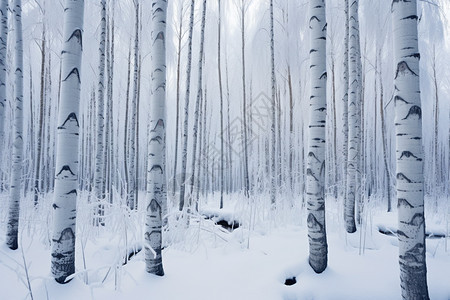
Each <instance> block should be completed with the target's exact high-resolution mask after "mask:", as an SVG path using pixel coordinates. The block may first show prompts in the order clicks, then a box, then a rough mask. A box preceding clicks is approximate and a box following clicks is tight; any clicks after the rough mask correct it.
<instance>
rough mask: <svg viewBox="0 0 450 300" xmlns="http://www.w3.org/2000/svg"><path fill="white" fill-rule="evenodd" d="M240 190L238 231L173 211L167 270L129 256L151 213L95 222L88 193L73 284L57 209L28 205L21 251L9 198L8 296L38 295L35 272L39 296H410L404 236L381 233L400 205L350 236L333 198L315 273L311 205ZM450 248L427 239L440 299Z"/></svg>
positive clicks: (4, 259) (433, 289) (3, 261)
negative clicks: (56, 253) (58, 259)
mask: <svg viewBox="0 0 450 300" xmlns="http://www.w3.org/2000/svg"><path fill="white" fill-rule="evenodd" d="M234 198H235V199H241V200H239V201H230V200H229V201H227V202H225V203H226V204H227V203H232V204H229V205H228V206H226V208H225V213H224V215H225V217H226V219H227V220H232V219H238V220H241V221H242V226H241V227H239V228H238V229H235V230H234V231H229V230H225V229H223V228H222V227H220V226H217V225H215V224H214V222H213V221H212V220H206V219H200V218H198V217H193V218H192V219H191V221H190V226H189V227H188V228H186V227H185V226H184V225H183V224H185V223H184V222H177V221H176V218H175V217H174V216H169V224H171V225H170V226H169V232H166V241H165V243H166V245H167V246H166V249H165V250H164V251H163V260H164V268H165V273H166V274H165V276H164V277H155V276H153V275H149V274H147V273H146V272H145V264H144V261H143V253H142V252H139V253H138V254H137V255H135V256H133V257H132V258H131V259H130V261H129V262H128V263H127V264H125V265H122V263H123V260H124V259H123V257H124V256H125V255H126V254H125V253H126V252H130V251H131V249H138V248H140V242H141V236H142V235H141V233H142V230H143V228H140V225H139V223H140V221H141V220H143V212H139V213H137V214H133V215H132V217H131V219H130V218H129V217H128V215H127V214H124V213H123V211H124V210H123V207H122V209H121V208H120V206H117V207H111V208H110V209H109V210H107V213H106V215H107V220H106V224H107V225H106V226H105V227H101V228H98V229H95V228H93V227H91V225H90V223H91V222H89V218H90V215H89V209H88V208H89V206H88V205H82V204H83V200H82V201H81V204H80V205H79V214H78V217H79V218H78V228H77V230H78V234H79V237H78V241H77V270H78V273H77V274H76V276H75V277H74V279H73V280H72V281H71V282H70V283H68V284H66V285H59V284H57V283H56V282H54V280H53V279H52V278H51V277H50V248H49V243H48V237H49V235H48V232H47V231H48V230H47V229H48V228H49V227H48V224H49V223H50V221H51V220H49V217H48V216H47V215H46V214H45V213H44V212H45V211H46V210H47V208H46V207H41V208H38V211H37V214H31V208H28V210H27V209H25V210H24V211H23V212H22V218H23V220H24V221H23V226H22V229H21V231H20V232H21V247H20V249H19V250H17V251H11V250H9V249H8V248H7V247H5V246H4V233H5V227H6V225H5V222H4V221H5V217H4V216H5V211H4V209H3V207H2V211H3V212H2V214H1V216H2V219H1V221H2V224H1V229H0V243H1V244H2V246H1V247H0V277H1V280H0V299H8V300H10V299H11V300H14V299H29V297H30V296H29V289H28V281H27V275H26V272H28V278H29V280H30V283H31V291H32V294H33V297H34V299H35V300H39V299H56V300H59V299H65V300H69V299H77V300H79V299H108V300H109V299H141V298H144V299H192V300H194V299H195V300H197V299H208V300H209V299H233V300H234V299H246V300H247V299H258V300H259V299H271V300H272V299H274V300H276V299H347V300H348V299H401V297H400V279H399V266H398V260H397V259H398V253H397V249H398V248H397V239H396V237H395V236H389V235H384V234H381V233H379V232H378V227H379V226H385V227H387V228H395V226H396V222H395V219H396V213H390V214H387V213H382V212H380V211H381V209H379V208H377V206H376V205H375V204H374V205H373V206H371V205H368V206H367V214H366V220H367V221H366V222H365V223H364V224H363V227H361V228H359V229H358V232H357V233H355V234H352V235H348V234H346V233H344V230H343V225H342V223H341V219H340V217H339V216H340V214H338V213H337V211H338V210H340V206H339V205H338V203H336V202H335V201H334V200H329V201H328V203H327V234H328V250H329V257H328V263H329V265H328V268H327V269H326V271H325V272H323V273H322V274H315V273H314V272H313V271H312V269H311V268H310V267H309V265H308V260H307V259H308V239H307V228H306V226H305V222H304V220H305V215H304V211H303V209H302V208H301V205H299V206H296V205H294V206H289V207H284V209H282V210H280V211H277V212H270V211H265V210H264V209H263V207H265V206H263V205H260V203H261V201H263V200H261V199H254V200H253V202H251V203H246V202H245V201H244V200H242V198H240V197H239V196H236V197H234ZM140 199H143V196H142V198H140ZM213 200H214V201H212V200H211V199H210V202H209V203H207V204H202V205H201V211H203V212H208V213H209V214H221V212H220V211H219V210H217V209H216V207H217V205H216V204H217V203H216V201H217V199H213ZM3 203H4V202H3ZM285 206H287V205H285ZM35 215H37V216H35ZM443 215H444V214H437V215H436V216H441V217H433V218H432V217H430V218H429V220H428V221H427V222H428V228H429V229H430V230H433V231H436V232H445V226H446V220H445V218H444V217H442V216H443ZM108 221H110V222H111V225H110V226H108ZM113 222H114V223H113ZM125 232H126V236H127V239H125V238H124V237H125ZM449 243H450V240H449ZM449 248H450V245H449ZM21 249H23V252H22V250H21ZM126 249H128V250H126ZM448 250H449V251H447V252H446V251H445V239H442V238H441V239H427V265H428V285H429V292H430V297H431V299H438V300H439V299H442V300H448V299H450V272H449V270H450V249H448ZM24 264H26V266H27V267H26V268H24ZM292 277H296V281H297V282H296V283H295V284H294V285H291V286H287V285H285V280H286V279H287V278H292Z"/></svg>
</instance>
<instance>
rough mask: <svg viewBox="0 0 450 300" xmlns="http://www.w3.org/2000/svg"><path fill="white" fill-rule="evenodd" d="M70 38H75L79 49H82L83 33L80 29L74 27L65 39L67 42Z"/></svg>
mask: <svg viewBox="0 0 450 300" xmlns="http://www.w3.org/2000/svg"><path fill="white" fill-rule="evenodd" d="M72 38H76V39H77V42H78V44H80V47H81V51H83V33H82V31H81V29H75V31H74V32H72V34H71V35H70V37H69V38H68V39H67V42H69V41H70V40H71V39H72Z"/></svg>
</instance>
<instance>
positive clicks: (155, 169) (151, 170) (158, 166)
mask: <svg viewBox="0 0 450 300" xmlns="http://www.w3.org/2000/svg"><path fill="white" fill-rule="evenodd" d="M158 169H159V170H160V172H161V174H163V169H162V167H161V166H160V165H153V166H152V168H151V169H150V172H153V171H157V170H158Z"/></svg>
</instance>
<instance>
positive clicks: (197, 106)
mask: <svg viewBox="0 0 450 300" xmlns="http://www.w3.org/2000/svg"><path fill="white" fill-rule="evenodd" d="M205 23H206V0H203V6H202V24H201V32H200V52H199V56H198V57H199V62H198V84H197V99H196V101H195V111H194V118H195V119H194V130H193V133H192V144H193V145H192V168H191V170H192V176H191V191H190V198H191V199H192V198H193V196H194V195H193V191H194V185H195V163H196V162H197V161H196V154H197V136H198V124H199V111H200V99H201V98H202V84H203V56H204V55H203V54H204V49H205ZM191 201H192V200H191ZM190 204H191V203H190ZM189 206H191V205H189ZM197 206H198V204H197V203H196V207H197Z"/></svg>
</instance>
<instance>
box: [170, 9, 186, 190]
mask: <svg viewBox="0 0 450 300" xmlns="http://www.w3.org/2000/svg"><path fill="white" fill-rule="evenodd" d="M183 11H184V9H183V3H181V9H180V19H179V22H180V24H179V29H178V34H177V39H178V48H177V108H176V109H177V117H176V124H175V157H174V165H173V185H172V195H173V196H174V197H175V192H176V190H177V178H178V174H177V165H178V136H179V133H178V131H179V128H180V79H181V74H180V73H181V49H182V48H181V42H182V40H183Z"/></svg>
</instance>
